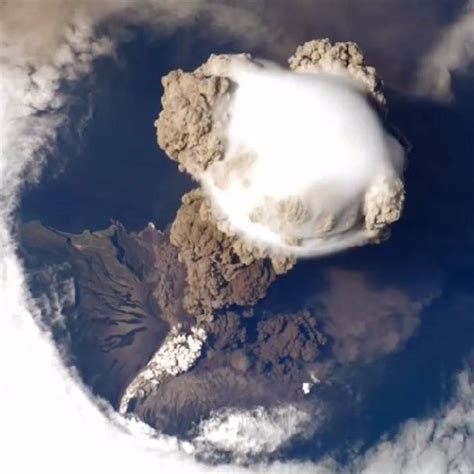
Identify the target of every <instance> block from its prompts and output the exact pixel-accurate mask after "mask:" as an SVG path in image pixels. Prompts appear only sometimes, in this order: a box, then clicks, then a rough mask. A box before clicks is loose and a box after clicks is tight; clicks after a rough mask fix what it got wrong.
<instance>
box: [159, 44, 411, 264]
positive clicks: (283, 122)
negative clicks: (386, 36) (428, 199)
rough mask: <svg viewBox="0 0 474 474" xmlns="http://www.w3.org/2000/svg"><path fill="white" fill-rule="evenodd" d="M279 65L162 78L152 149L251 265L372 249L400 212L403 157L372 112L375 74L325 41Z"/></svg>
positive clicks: (213, 64) (236, 61)
mask: <svg viewBox="0 0 474 474" xmlns="http://www.w3.org/2000/svg"><path fill="white" fill-rule="evenodd" d="M290 65H291V68H292V69H293V70H292V71H287V70H285V69H283V68H280V67H278V66H277V65H275V64H272V63H270V62H267V61H259V60H254V59H252V58H251V57H250V56H248V55H235V56H211V58H210V59H209V60H208V61H207V63H205V64H204V65H203V66H202V67H200V68H198V69H197V70H196V71H195V72H194V73H183V72H182V71H175V72H172V73H170V74H169V75H168V76H166V77H165V78H164V80H163V84H164V86H165V95H164V97H163V106H164V110H163V112H162V113H161V115H160V118H159V120H158V121H157V129H158V140H159V143H160V145H161V146H162V147H163V148H164V149H165V151H166V152H167V153H168V154H169V155H170V156H171V157H172V158H173V159H176V160H177V161H179V163H180V167H181V169H184V170H186V171H188V172H189V173H190V174H191V175H192V176H194V177H195V178H196V179H197V180H199V181H200V183H201V184H202V186H203V188H204V190H205V191H206V193H207V195H208V198H209V199H210V202H211V204H212V208H213V212H214V215H215V217H216V218H217V222H218V227H219V228H220V229H221V230H222V231H223V232H225V233H227V234H230V235H237V236H239V237H242V239H243V241H244V242H245V244H246V245H247V246H248V247H250V248H252V247H253V248H257V249H259V250H260V252H261V253H262V254H263V255H274V254H276V255H290V256H314V255H322V254H327V253H332V252H335V251H339V250H342V249H345V248H347V247H352V246H357V245H363V244H366V243H368V242H378V241H380V240H383V239H384V238H385V237H386V236H387V235H388V227H389V225H390V224H392V223H393V222H395V221H396V220H398V218H399V217H400V215H401V212H402V206H403V201H404V187H403V181H402V173H403V167H404V150H403V148H402V146H401V145H400V143H399V142H398V141H397V140H396V139H395V138H393V137H392V136H391V135H389V134H388V133H387V132H386V131H385V129H384V127H383V124H382V121H381V119H380V118H379V115H378V112H377V110H376V107H378V108H379V109H383V107H384V97H383V94H382V93H381V91H380V90H379V88H378V84H379V83H378V80H377V78H376V76H375V71H374V70H373V69H372V68H368V67H366V66H365V64H364V59H363V56H362V54H361V52H360V50H359V49H358V48H357V46H356V45H355V44H353V43H338V44H335V45H331V44H330V43H329V41H328V40H322V41H313V42H309V43H307V44H305V45H304V46H303V47H301V48H299V49H298V51H297V53H296V54H295V56H293V57H292V58H290ZM369 96H370V98H371V99H369ZM370 100H372V102H373V103H374V104H376V105H373V104H372V103H371V101H370Z"/></svg>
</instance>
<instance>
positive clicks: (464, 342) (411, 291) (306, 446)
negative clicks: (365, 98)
mask: <svg viewBox="0 0 474 474" xmlns="http://www.w3.org/2000/svg"><path fill="white" fill-rule="evenodd" d="M471 84H472V82H471ZM455 90H456V96H457V102H456V103H454V104H449V105H438V104H434V103H431V102H428V101H419V100H414V99H410V98H407V97H401V96H397V95H395V94H394V93H391V94H389V95H390V97H389V103H390V104H391V107H390V110H391V118H392V121H393V122H394V123H396V124H397V126H399V127H400V129H401V130H403V131H404V133H405V134H406V135H407V136H408V139H409V140H410V142H411V144H412V145H413V151H412V153H411V155H410V156H409V165H408V168H407V172H406V187H407V202H406V209H405V212H404V215H403V218H402V219H401V221H400V222H399V223H398V224H397V225H396V226H395V227H394V230H393V235H392V237H391V239H390V240H389V241H387V242H385V243H383V244H381V245H379V246H369V247H364V248H360V249H356V250H352V251H349V252H346V253H343V254H339V255H335V256H330V257H326V258H324V259H319V260H312V261H305V262H302V264H299V265H298V266H297V267H296V268H295V269H294V271H293V272H292V273H290V274H289V275H288V276H287V277H286V279H285V280H282V281H280V282H277V284H276V285H275V287H274V288H273V289H272V291H273V290H275V291H277V292H278V290H276V288H277V287H278V285H279V284H280V285H281V287H284V288H285V291H287V292H289V294H292V295H293V298H294V299H295V300H297V301H299V302H300V304H303V303H304V302H305V301H309V300H311V298H312V292H316V293H317V294H319V293H321V292H324V291H325V290H324V286H322V285H321V280H322V279H323V280H324V274H325V272H326V270H328V269H331V268H342V269H344V270H348V271H351V272H357V273H362V274H364V275H365V276H366V277H367V278H368V281H369V283H370V285H371V286H372V287H373V288H374V289H375V290H383V289H384V288H386V287H391V288H397V289H399V290H401V291H403V292H404V293H405V294H407V295H411V296H412V297H416V295H417V293H418V292H421V291H426V289H429V288H430V287H433V288H436V287H438V288H439V293H438V295H437V296H436V297H435V298H434V300H433V301H432V302H431V304H430V305H429V306H428V307H426V308H425V309H424V310H423V312H422V314H421V315H420V320H421V324H420V326H419V327H418V329H417V331H416V333H415V335H414V336H412V337H411V338H410V339H409V340H408V341H407V342H406V344H405V345H404V347H402V348H400V350H399V351H398V352H395V353H393V354H392V355H390V356H388V357H386V358H385V359H382V360H379V361H375V362H373V363H370V364H367V365H364V366H362V367H354V368H352V369H351V368H350V367H346V368H344V369H343V372H344V371H345V372H346V374H343V378H344V377H346V380H347V383H348V384H351V385H352V386H353V388H354V391H355V392H357V391H360V392H361V393H365V395H364V397H363V399H362V402H361V403H357V404H356V403H354V402H353V400H351V399H350V398H347V399H346V403H347V407H344V408H343V409H341V407H340V406H339V407H338V406H336V410H341V413H342V414H343V416H342V417H339V418H340V420H339V422H338V421H337V418H338V417H337V416H336V418H335V421H334V423H333V424H332V425H331V426H330V427H329V429H328V430H327V431H326V432H324V433H323V434H321V433H318V435H317V436H316V437H315V438H313V439H311V440H307V441H304V442H301V443H298V444H296V445H294V446H293V447H292V448H291V449H289V450H288V451H287V452H285V453H284V455H285V456H289V457H291V458H293V457H294V458H298V459H301V458H304V459H312V460H315V459H318V458H319V457H320V456H322V455H323V454H324V453H327V452H328V451H329V452H334V453H336V456H338V457H339V459H340V460H341V461H342V462H344V461H346V460H347V459H348V456H349V454H348V453H349V451H350V449H353V447H354V445H355V444H357V443H360V444H359V446H362V449H365V448H367V447H370V445H371V444H372V443H374V442H376V441H377V440H378V439H379V438H380V436H382V435H383V434H384V433H387V432H388V433H396V429H397V427H398V426H399V425H400V423H402V422H403V421H405V420H406V419H408V418H410V417H415V418H419V417H423V416H430V414H432V413H433V411H435V410H436V409H438V408H440V407H441V406H443V404H444V403H445V402H446V401H447V400H448V399H449V397H450V395H451V394H452V392H453V389H454V386H455V384H454V374H456V373H457V372H458V371H459V370H462V369H463V367H464V364H465V360H466V358H467V357H468V354H469V353H470V352H471V351H472V349H473V347H474V338H473V336H472V334H474V317H473V316H472V315H473V314H474V311H473V310H474V299H473V298H472V297H470V296H469V295H472V294H473V292H474V283H473V282H474V230H473V227H472V225H470V221H469V216H470V214H471V212H472V208H473V207H474V195H473V194H472V189H473V188H474V162H473V160H472V156H471V150H472V149H473V145H474V142H473V140H474V138H473V136H472V133H471V131H472V128H473V127H474V114H473V113H472V112H473V108H474V90H473V89H472V87H470V86H469V82H468V79H467V78H464V77H462V76H461V77H457V78H456V81H455ZM302 280H303V281H304V284H303V285H300V284H299V282H301V281H302ZM280 291H281V288H280ZM360 369H363V370H362V371H361V370H360ZM362 372H363V373H362ZM367 375H369V376H370V377H373V378H374V379H375V380H376V383H375V384H374V383H373V381H372V382H370V381H369V382H368V381H367ZM313 396H314V397H315V400H317V397H318V391H317V390H315V392H314V394H313ZM335 405H337V404H335ZM341 446H342V447H343V448H341ZM344 447H346V448H347V449H345V448H344Z"/></svg>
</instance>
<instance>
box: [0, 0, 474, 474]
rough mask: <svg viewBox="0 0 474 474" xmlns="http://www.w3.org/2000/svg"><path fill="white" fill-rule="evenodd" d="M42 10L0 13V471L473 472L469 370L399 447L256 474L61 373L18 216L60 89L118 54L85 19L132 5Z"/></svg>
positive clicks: (54, 122) (52, 128)
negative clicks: (196, 454)
mask: <svg viewBox="0 0 474 474" xmlns="http://www.w3.org/2000/svg"><path fill="white" fill-rule="evenodd" d="M33 4H34V2H11V1H9V2H6V3H3V4H2V10H1V11H0V16H1V18H2V25H1V34H2V38H1V40H2V47H1V52H0V61H1V64H0V305H1V316H0V373H1V378H0V404H1V407H2V419H1V423H0V439H1V445H2V454H1V456H0V469H1V471H2V472H7V473H9V474H20V473H25V472H35V473H48V474H56V473H68V474H69V473H70V474H75V473H78V474H79V473H80V474H83V473H84V472H112V473H114V474H120V473H124V474H125V473H127V474H128V473H130V472H140V473H142V474H147V473H155V472H157V471H160V472H184V473H200V472H202V473H209V472H211V473H212V472H232V473H238V472H272V473H294V472H298V473H305V472H308V473H318V472H319V473H330V472H337V471H338V470H339V471H341V472H350V470H351V469H353V472H366V473H379V472H386V473H388V474H390V473H400V472H403V473H404V474H405V473H409V474H411V473H413V474H415V473H417V474H418V473H428V472H429V473H430V474H432V473H434V474H438V473H439V474H442V473H443V474H444V473H450V474H451V473H453V474H454V473H456V474H459V473H462V474H464V473H472V472H473V470H474V460H473V453H474V446H473V400H474V388H473V383H472V380H469V377H468V374H467V372H465V373H464V374H462V375H461V377H460V382H459V390H458V391H457V393H456V394H455V396H454V397H453V400H452V401H451V402H450V404H449V405H448V406H447V407H446V408H445V409H443V410H442V411H441V412H440V413H438V414H435V415H434V416H433V418H430V419H427V420H425V421H418V422H417V421H413V422H409V423H407V424H406V425H404V426H403V427H402V429H401V431H400V434H399V435H398V436H397V437H396V438H395V439H394V440H391V441H385V442H383V443H381V444H379V445H378V446H377V447H376V448H374V449H373V450H372V451H370V452H369V453H368V454H367V455H366V456H365V457H364V458H363V459H356V460H355V461H354V466H355V467H350V468H340V467H338V466H336V465H335V464H333V463H331V462H330V461H327V462H325V463H322V464H320V465H312V464H295V463H288V464H282V463H277V464H272V465H257V466H253V467H251V468H249V469H248V470H246V469H243V468H240V467H237V466H223V467H216V468H211V467H209V466H204V465H202V464H199V463H197V462H196V461H195V460H194V458H193V457H192V456H191V455H190V454H186V450H189V446H188V447H186V446H184V448H186V449H184V450H183V449H182V448H183V446H180V443H179V442H178V441H177V440H176V439H173V438H168V437H164V436H157V435H156V434H154V433H151V432H149V431H148V432H146V430H145V429H144V428H143V427H142V426H141V425H139V424H136V423H132V422H128V423H125V422H122V421H119V420H121V419H120V418H114V419H113V418H111V417H110V416H107V412H108V408H107V407H105V406H101V407H99V406H98V405H97V403H96V401H94V400H93V399H92V398H91V397H90V395H89V393H88V392H87V390H86V389H85V388H84V387H83V386H82V385H81V384H80V383H78V381H77V377H76V376H75V374H74V373H71V372H70V371H69V370H67V369H66V368H65V367H64V366H63V364H62V361H61V358H60V356H59V354H58V351H57V349H56V348H55V347H54V344H53V343H52V341H51V338H50V337H49V336H48V335H47V334H45V333H43V332H42V331H41V330H40V329H39V326H38V325H37V323H36V321H35V317H36V318H37V317H38V316H37V314H36V313H37V309H35V308H34V305H33V303H32V301H31V298H30V296H29V293H28V291H27V289H26V282H25V274H24V270H23V268H22V265H21V262H20V260H19V259H18V257H17V255H16V247H15V238H14V220H13V213H14V211H15V207H16V205H17V199H18V196H19V193H20V192H21V189H22V186H23V184H24V183H25V182H26V180H30V181H31V180H36V179H38V178H39V176H40V173H41V167H42V165H43V162H44V159H45V157H46V156H47V152H48V150H50V149H51V147H53V146H54V140H55V137H56V133H57V131H58V129H59V127H60V126H61V125H62V124H64V121H65V119H66V117H64V115H63V113H62V106H63V105H64V104H65V102H66V101H67V97H65V96H64V95H63V94H62V92H61V89H60V85H61V81H63V80H71V79H76V78H78V77H81V75H83V74H86V73H87V72H88V71H89V69H90V67H91V65H92V61H93V59H94V58H95V57H96V56H97V55H100V54H108V53H110V52H111V51H112V50H113V47H112V44H111V43H110V42H109V41H108V40H107V39H97V38H95V36H94V30H93V24H94V21H92V20H91V21H89V19H88V17H87V14H91V12H99V13H100V14H99V13H98V14H97V15H98V16H97V18H99V19H102V18H103V17H104V15H105V13H104V12H109V14H110V12H112V13H115V14H117V13H120V12H127V11H128V10H127V9H128V8H129V7H130V2H128V1H124V0H118V1H114V2H112V1H103V2H102V3H100V2H82V3H81V4H83V5H88V8H87V9H85V10H84V12H85V13H84V12H83V15H74V11H72V12H71V5H74V2H61V1H57V2H53V1H51V2H48V8H44V9H42V8H39V7H38V6H37V7H35V8H34V9H35V10H37V12H36V13H37V14H34V15H33V14H32V12H31V10H28V9H29V8H32V7H31V5H33ZM136 4H137V5H143V6H144V7H145V6H148V7H150V6H151V5H152V6H153V7H154V8H158V6H160V7H162V8H161V9H158V10H155V12H158V11H161V12H163V13H164V14H165V15H168V18H169V15H170V14H174V9H175V8H176V4H177V2H164V1H162V2H152V1H151V0H150V1H148V2H144V1H141V2H138V3H136ZM200 4H202V2H186V5H188V6H190V7H189V9H188V10H186V9H185V8H184V7H183V8H180V9H179V10H178V11H177V15H178V16H177V18H178V19H179V20H180V21H183V18H189V15H190V14H194V13H195V12H196V11H197V10H196V8H197V7H198V6H199V5H200ZM37 5H43V4H42V2H38V4H37ZM10 7H11V9H10V10H9V8H10ZM143 11H147V12H148V11H149V10H146V9H145V10H143ZM150 11H153V10H150ZM193 12H194V13H193ZM6 13H9V15H8V16H7V15H6ZM22 15H27V16H29V21H26V22H24V21H23V20H24V19H25V17H24V16H22ZM97 18H94V20H96V19H97ZM58 25H59V26H58ZM11 31H17V33H16V35H13V37H12V36H8V33H10V32H11ZM8 39H10V40H11V41H6V40H8ZM17 39H18V41H16V40H17ZM58 301H60V299H58ZM130 430H132V433H134V434H131V433H130ZM137 431H138V432H139V433H137Z"/></svg>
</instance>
